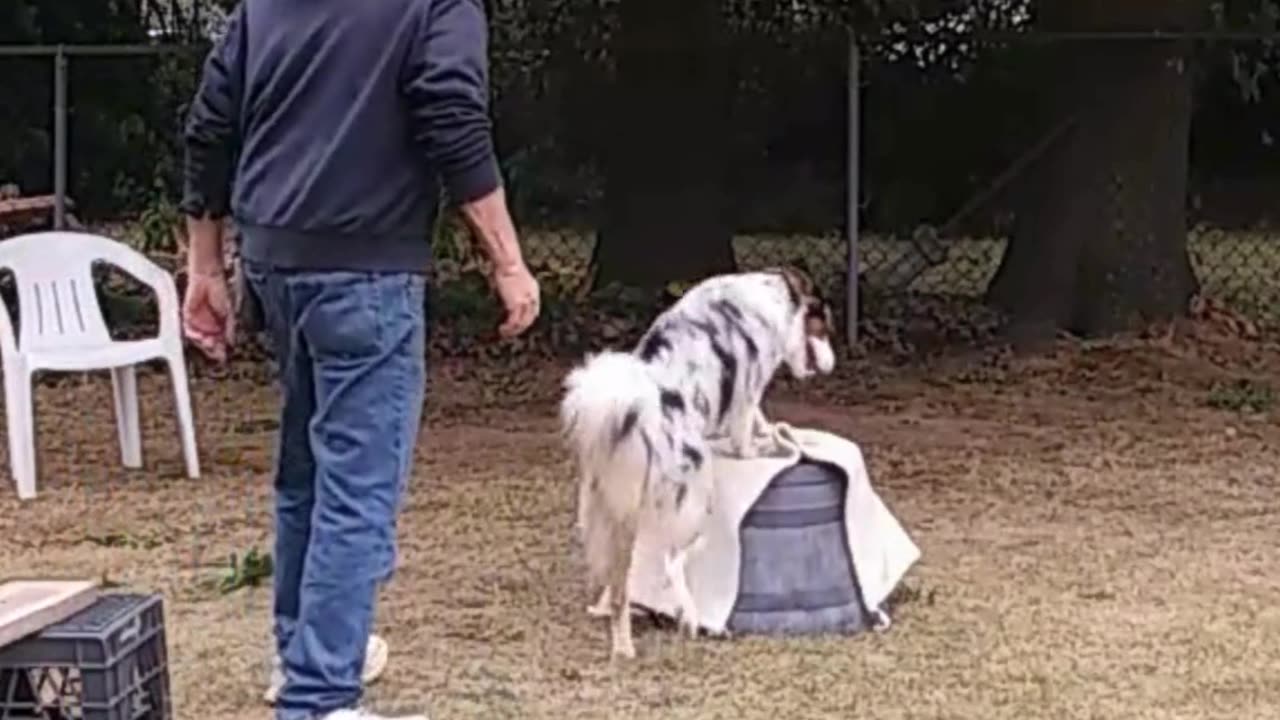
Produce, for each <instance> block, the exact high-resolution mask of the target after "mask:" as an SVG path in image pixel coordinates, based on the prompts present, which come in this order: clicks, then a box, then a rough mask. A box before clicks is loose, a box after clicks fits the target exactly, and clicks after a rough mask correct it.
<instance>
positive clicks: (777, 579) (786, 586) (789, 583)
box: [728, 461, 872, 635]
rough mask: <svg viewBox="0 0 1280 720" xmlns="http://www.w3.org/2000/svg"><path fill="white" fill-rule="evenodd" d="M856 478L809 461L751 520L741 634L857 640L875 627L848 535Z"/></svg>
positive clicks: (778, 481)
mask: <svg viewBox="0 0 1280 720" xmlns="http://www.w3.org/2000/svg"><path fill="white" fill-rule="evenodd" d="M847 487H848V478H846V477H845V474H844V471H842V470H841V469H840V468H839V467H837V466H835V465H831V464H827V463H819V462H810V461H802V462H800V463H798V464H796V465H792V466H791V467H789V468H787V469H786V470H783V471H782V472H780V473H778V475H776V476H775V477H774V478H773V479H772V480H771V481H770V482H769V486H768V488H766V489H765V491H764V492H763V493H761V495H760V498H759V499H758V500H757V501H756V503H755V505H753V506H752V508H751V510H750V511H749V512H748V513H747V515H746V516H745V517H744V518H743V521H742V526H741V530H740V537H741V552H742V560H741V569H740V575H739V585H738V597H737V601H736V602H735V603H734V607H733V612H732V613H731V614H730V616H729V622H728V629H729V631H730V632H732V633H734V634H786V635H800V634H818V633H848V634H851V633H857V632H861V631H863V630H865V629H868V628H869V627H871V625H872V622H871V619H870V616H869V613H868V612H867V610H866V608H865V607H864V605H863V603H862V593H861V590H860V588H859V586H858V579H857V573H856V571H855V569H854V565H853V558H852V557H850V555H849V542H848V539H847V534H846V532H845V512H844V507H845V491H846V488H847Z"/></svg>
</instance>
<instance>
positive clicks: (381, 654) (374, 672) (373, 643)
mask: <svg viewBox="0 0 1280 720" xmlns="http://www.w3.org/2000/svg"><path fill="white" fill-rule="evenodd" d="M389 655H390V648H389V647H388V646H387V641H386V640H383V639H382V638H381V637H380V636H378V635H370V636H369V644H368V646H366V648H365V653H364V669H363V670H361V672H360V681H361V682H362V683H364V684H365V685H371V684H373V683H374V682H377V680H378V678H380V677H382V673H383V672H384V671H385V670H386V669H387V659H388V656H389ZM279 663H280V659H279V658H276V660H275V662H274V663H273V664H272V668H271V680H270V682H269V683H268V684H267V689H266V691H265V692H263V693H262V700H263V702H265V703H266V704H268V705H275V704H276V698H278V697H280V690H281V689H283V688H284V674H283V673H282V672H281V670H280V664H279Z"/></svg>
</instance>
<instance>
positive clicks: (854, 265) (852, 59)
mask: <svg viewBox="0 0 1280 720" xmlns="http://www.w3.org/2000/svg"><path fill="white" fill-rule="evenodd" d="M861 65H862V58H861V51H860V50H859V49H858V38H857V35H856V34H854V33H850V35H849V124H848V135H849V137H848V143H849V156H848V159H847V162H848V168H847V172H848V197H847V200H846V202H847V207H846V209H845V235H846V240H847V241H848V243H847V245H848V259H847V263H846V272H847V275H846V277H847V280H846V281H845V321H844V322H845V338H846V339H847V341H848V343H849V345H850V346H851V347H852V346H853V345H854V344H855V343H857V342H858V312H859V309H858V265H859V260H858V258H859V252H858V250H859V248H858V195H859V191H858V183H859V179H860V178H859V167H860V165H861V163H860V159H861V158H860V150H861V147H860V146H861V140H862V129H861V123H860V122H859V121H860V116H861V114H862V93H861V92H860V86H861V84H862V77H861V75H862V72H861V71H862V68H861Z"/></svg>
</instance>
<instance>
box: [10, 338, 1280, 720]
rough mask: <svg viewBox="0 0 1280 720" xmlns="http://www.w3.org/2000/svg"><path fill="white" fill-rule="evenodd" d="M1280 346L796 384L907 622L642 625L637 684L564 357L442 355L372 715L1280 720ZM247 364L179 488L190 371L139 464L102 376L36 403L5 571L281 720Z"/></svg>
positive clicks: (788, 391)
mask: <svg viewBox="0 0 1280 720" xmlns="http://www.w3.org/2000/svg"><path fill="white" fill-rule="evenodd" d="M1275 357H1276V355H1275V352H1274V349H1263V348H1257V347H1252V346H1240V345H1205V344H1191V343H1184V342H1179V343H1174V344H1165V345H1161V344H1150V343H1148V344H1120V343H1117V344H1110V345H1103V346H1097V347H1093V348H1080V347H1064V348H1062V349H1060V350H1059V351H1057V352H1055V353H1054V354H1052V355H1050V356H1046V357H1040V358H1037V359H1031V360H1006V359H1001V358H999V357H996V356H987V357H985V358H970V359H965V360H952V361H947V362H939V363H936V364H934V365H932V366H930V367H914V368H904V367H898V368H890V367H886V366H884V365H882V364H878V363H876V362H873V361H870V360H859V361H850V362H847V363H846V364H845V367H844V368H842V374H841V376H840V377H838V378H834V379H832V380H830V381H824V382H823V384H822V385H812V386H806V387H801V388H796V387H791V386H788V387H779V388H778V389H777V391H776V392H775V393H773V395H772V400H771V402H770V406H771V407H770V411H771V413H772V414H773V415H775V416H776V417H778V418H782V419H786V420H789V421H791V422H793V423H796V424H802V425H809V426H815V427H820V428H823V429H827V430H832V431H836V432H840V433H843V434H846V435H847V436H849V437H851V438H854V439H856V440H857V441H858V442H860V443H861V444H862V446H863V448H864V449H865V452H866V455H867V459H868V463H869V466H870V469H871V473H872V480H873V483H874V484H875V485H876V487H877V488H878V489H879V491H880V492H881V494H882V495H883V496H884V498H885V500H886V502H887V503H888V504H889V506H890V508H891V509H893V510H894V512H896V513H897V514H898V515H899V517H900V518H901V520H902V522H903V524H904V525H905V527H906V528H907V530H908V531H909V532H910V533H911V534H912V536H913V537H914V538H915V540H916V542H917V543H919V545H920V546H921V548H922V550H923V553H924V555H923V558H922V560H921V561H920V563H919V564H918V565H917V566H916V567H915V568H914V569H913V570H912V571H911V573H910V574H909V575H908V578H907V581H906V585H905V587H904V589H903V591H902V593H901V595H900V598H901V604H900V606H899V607H898V609H897V611H896V621H897V622H896V623H895V624H894V626H893V627H892V628H891V629H890V630H889V631H888V632H887V633H884V634H871V635H865V636H859V637H854V638H813V639H791V640H783V639H768V638H750V639H738V640H733V641H698V642H687V641H683V640H680V639H679V638H677V637H676V636H675V635H674V634H673V633H672V632H670V631H666V630H653V629H644V628H641V629H640V633H639V636H638V638H637V640H638V649H639V653H640V658H639V659H638V660H637V661H636V662H635V664H634V665H632V666H630V667H626V668H623V669H610V668H609V667H608V666H607V665H606V664H605V663H604V658H605V656H606V651H607V638H606V629H605V626H604V624H603V623H602V622H601V621H596V620H592V619H589V618H588V617H587V616H586V615H585V612H584V606H585V604H586V603H587V602H588V601H589V599H590V598H589V596H588V592H587V590H586V589H585V587H584V586H583V583H582V581H581V573H580V572H579V565H578V560H577V555H576V550H575V549H574V547H573V542H572V537H571V527H572V520H573V512H572V503H573V498H574V488H573V486H572V484H571V472H570V468H569V466H568V463H567V462H566V458H565V457H564V455H563V454H562V452H561V451H560V449H559V447H558V446H557V444H556V440H555V435H554V420H553V412H554V402H553V400H554V393H555V392H556V391H557V384H558V381H559V377H560V375H559V373H560V372H562V368H560V367H558V366H526V367H522V368H519V369H515V370H511V371H503V373H502V374H503V376H504V382H505V383H507V384H508V386H510V384H511V383H513V382H519V383H527V385H528V386H529V387H530V388H532V389H531V390H529V391H528V392H524V393H521V394H520V395H521V397H523V398H525V399H524V400H522V401H521V404H520V405H519V406H518V407H505V408H504V407H500V406H499V405H498V404H497V403H496V402H495V400H494V393H493V392H491V391H490V392H486V389H485V387H484V385H485V383H486V382H487V381H486V380H485V377H491V376H492V374H489V373H477V372H476V371H474V369H472V368H468V367H466V366H463V365H459V364H453V363H441V364H439V365H437V366H436V367H435V368H434V370H433V372H434V385H433V388H432V397H431V400H430V405H431V409H430V413H429V419H428V426H427V427H426V429H425V430H424V432H423V436H422V444H421V448H420V454H419V460H418V464H417V466H416V469H415V478H414V482H413V484H412V486H411V489H410V495H409V498H408V500H407V507H406V510H405V515H404V519H403V521H402V530H401V551H402V561H401V569H400V571H399V575H398V577H397V579H396V580H395V582H394V583H393V584H392V585H390V586H389V587H388V588H387V589H386V592H385V594H384V597H383V599H382V602H381V605H380V613H379V617H378V628H379V630H380V631H381V632H383V633H385V634H386V635H387V636H388V637H389V639H390V642H391V643H392V649H391V653H392V654H391V666H390V668H389V670H388V672H387V674H386V676H385V678H384V679H383V680H382V681H381V682H379V683H378V684H377V685H375V686H374V687H373V689H372V691H371V699H372V701H373V702H374V704H375V706H380V707H382V708H383V709H388V710H394V709H418V708H425V709H427V710H429V711H430V712H431V713H432V716H433V717H434V718H443V719H446V720H451V719H453V718H530V719H532V718H547V719H549V720H550V719H554V720H567V719H568V718H613V717H618V718H621V717H626V718H663V719H667V718H711V717H724V718H734V719H737V718H766V719H768V720H783V719H786V720H792V719H796V720H799V719H801V718H852V717H874V718H877V719H878V720H892V719H894V718H973V719H974V720H995V719H997V718H1010V719H1014V718H1016V719H1017V720H1028V719H1031V718H1046V719H1048V718H1052V719H1054V720H1068V719H1070V718H1080V719H1082V720H1083V719H1086V718H1089V719H1092V718H1117V719H1119V718H1123V719H1124V720H1139V719H1142V718H1169V719H1172V718H1196V719H1197V720H1210V719H1212V718H1224V719H1226V718H1230V719H1231V720H1246V719H1257V720H1262V719H1263V718H1275V717H1280V682H1278V681H1277V678H1280V570H1278V569H1277V568H1278V567H1280V566H1278V565H1277V563H1276V546H1277V542H1278V541H1280V530H1278V529H1277V523H1278V522H1280V499H1278V497H1280V493H1278V492H1277V491H1278V490H1280V479H1278V475H1280V473H1278V472H1277V468H1280V428H1278V426H1277V422H1276V420H1277V417H1278V415H1277V410H1278V409H1277V408H1272V407H1271V406H1270V397H1271V395H1270V394H1268V392H1266V391H1264V390H1258V389H1256V388H1262V387H1266V386H1265V385H1264V384H1262V383H1265V381H1266V380H1267V379H1268V378H1269V379H1271V380H1272V381H1276V380H1275V379H1276V378H1278V377H1280V374H1277V372H1276V370H1277V369H1280V362H1277V361H1276V360H1275ZM239 370H240V372H239V374H238V375H237V376H234V377H231V378H227V379H222V380H214V379H211V378H198V379H196V380H195V384H194V388H193V389H194V393H195V396H196V398H197V403H198V407H197V417H198V422H199V436H200V441H201V453H202V457H203V464H204V472H205V476H204V478H202V479H201V480H199V481H194V482H193V481H188V480H186V479H184V478H183V477H182V466H181V456H180V452H179V450H178V446H177V442H176V438H177V433H176V430H175V426H174V422H173V416H172V409H171V408H172V405H171V402H172V401H171V396H170V395H169V388H168V383H167V379H166V378H165V377H164V376H163V375H158V374H155V373H147V374H145V375H144V376H143V377H142V378H141V385H142V388H143V392H144V399H143V408H144V413H145V415H144V452H145V460H146V462H147V469H146V470H144V471H139V472H125V471H124V470H122V469H120V468H119V464H118V450H117V445H116V439H115V436H114V424H113V421H112V416H111V400H110V385H109V382H108V381H107V380H106V378H105V377H101V378H99V377H94V378H93V379H91V380H88V381H80V380H71V381H68V382H63V383H62V384H60V385H58V386H45V387H42V388H41V389H40V390H39V392H38V396H37V397H38V401H37V416H38V423H39V435H38V438H39V439H38V443H39V447H40V452H41V454H42V455H41V466H40V487H39V489H40V497H39V498H38V499H37V500H35V501H33V502H31V503H28V504H19V503H18V502H17V501H16V499H15V494H14V491H13V488H12V485H11V484H8V485H6V486H4V487H0V536H2V537H4V538H6V540H5V542H3V543H2V544H0V576H5V575H12V574H31V573H41V574H57V575H62V574H79V575H88V576H93V577H101V576H103V575H105V576H106V577H107V578H108V579H109V580H111V581H114V582H120V583H124V584H125V585H127V586H129V587H137V588H147V589H154V590H159V591H161V592H163V593H164V594H165V600H166V609H167V613H168V624H169V644H170V665H171V674H172V680H173V684H174V692H175V700H176V704H177V707H176V710H177V712H176V718H178V719H179V720H188V719H190V720H196V719H198V718H201V719H202V718H228V719H231V718H266V717H268V716H269V715H268V712H267V710H266V709H265V708H264V707H263V706H261V705H260V703H259V696H260V694H261V692H262V687H263V682H264V679H265V674H266V671H267V661H268V654H267V653H268V647H269V645H268V637H269V635H268V629H269V606H270V590H269V587H268V585H269V583H268V584H267V585H263V586H261V587H256V588H255V587H252V586H250V587H244V588H241V589H238V590H235V591H232V592H222V591H220V590H219V589H218V588H217V587H216V584H217V582H218V581H219V580H221V579H222V578H223V576H224V575H225V574H226V573H227V567H228V560H227V558H228V556H229V555H231V554H233V553H236V554H243V553H245V552H246V551H249V550H251V549H255V548H256V549H260V550H266V549H269V548H270V543H271V536H270V517H271V515H270V510H271V494H270V490H269V485H270V480H269V476H270V471H271V466H272V462H273V461H272V448H273V442H274V413H275V406H274V402H275V396H274V390H273V389H272V388H271V386H270V385H268V384H266V383H265V382H264V381H263V378H262V377H261V370H260V369H253V368H248V369H245V368H241V369H239ZM1242 377H1245V378H1253V379H1254V381H1255V382H1256V383H1259V384H1258V385H1256V386H1247V385H1246V384H1242V383H1240V382H1238V380H1239V378H1242ZM513 378H515V379H514V380H513ZM1249 387H1255V389H1254V390H1249V389H1248V388H1249ZM1233 388H1234V389H1233ZM1232 393H1235V394H1234V395H1233V394H1232ZM1237 396H1240V397H1244V398H1245V399H1244V400H1238V399H1237V400H1233V399H1232V398H1236V397H1237ZM0 461H3V463H4V465H3V467H7V463H8V459H7V456H5V455H4V453H3V451H0ZM6 482H7V480H6ZM248 579H249V580H251V579H252V578H248Z"/></svg>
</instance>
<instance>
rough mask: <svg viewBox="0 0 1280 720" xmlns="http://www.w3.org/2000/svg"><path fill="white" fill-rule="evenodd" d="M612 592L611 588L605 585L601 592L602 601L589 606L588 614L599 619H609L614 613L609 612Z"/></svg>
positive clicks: (599, 600)
mask: <svg viewBox="0 0 1280 720" xmlns="http://www.w3.org/2000/svg"><path fill="white" fill-rule="evenodd" d="M612 592H613V590H612V589H611V588H610V586H608V585H605V586H604V589H603V590H601V591H600V599H598V600H596V602H595V604H593V605H588V606H587V614H588V615H590V616H591V617H597V618H603V617H609V616H610V614H611V612H612V611H611V610H609V597H610V595H611V593H612Z"/></svg>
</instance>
